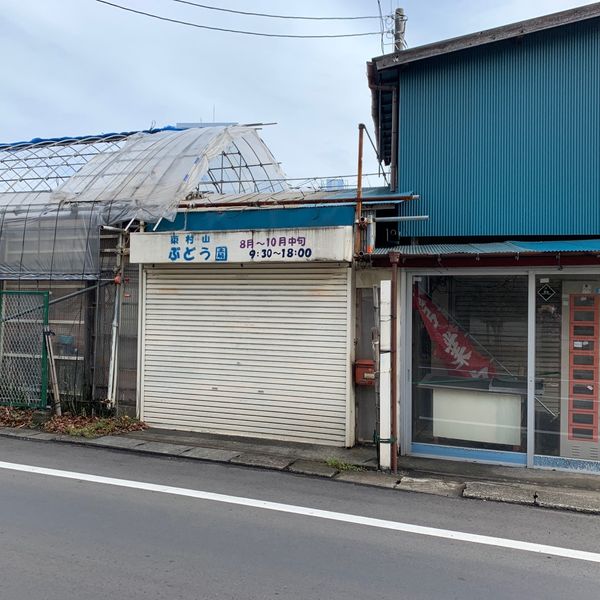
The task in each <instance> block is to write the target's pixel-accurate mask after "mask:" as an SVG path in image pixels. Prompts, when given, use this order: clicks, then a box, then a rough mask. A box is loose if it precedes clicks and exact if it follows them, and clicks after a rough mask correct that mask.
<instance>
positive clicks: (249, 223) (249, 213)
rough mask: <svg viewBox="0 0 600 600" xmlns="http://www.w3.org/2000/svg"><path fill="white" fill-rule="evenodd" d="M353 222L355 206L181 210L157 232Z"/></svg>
mask: <svg viewBox="0 0 600 600" xmlns="http://www.w3.org/2000/svg"><path fill="white" fill-rule="evenodd" d="M353 224H354V206H322V207H321V206H320V207H316V206H315V207H312V206H311V207H302V208H272V209H265V210H226V211H221V212H187V213H178V214H177V217H175V220H174V221H172V222H171V221H166V220H164V219H163V220H162V221H161V222H160V223H159V225H158V227H157V228H156V231H157V232H158V231H235V230H244V229H253V230H255V229H294V228H299V227H338V226H343V225H353ZM148 230H149V231H152V227H149V228H148Z"/></svg>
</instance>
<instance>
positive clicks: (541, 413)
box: [534, 274, 600, 470]
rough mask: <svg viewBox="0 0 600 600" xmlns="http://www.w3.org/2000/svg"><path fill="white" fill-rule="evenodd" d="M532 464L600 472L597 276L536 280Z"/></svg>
mask: <svg viewBox="0 0 600 600" xmlns="http://www.w3.org/2000/svg"><path fill="white" fill-rule="evenodd" d="M535 314H536V317H535V318H536V361H535V362H536V365H535V370H536V379H537V380H538V381H539V382H541V383H542V385H541V386H539V387H540V389H538V390H537V392H536V395H535V454H536V457H535V461H534V464H536V465H538V466H548V467H558V468H573V469H578V470H579V469H581V470H600V462H595V461H600V444H599V435H598V417H599V399H600V275H597V274H596V275H585V274H577V275H562V274H556V275H547V276H537V277H536V311H535Z"/></svg>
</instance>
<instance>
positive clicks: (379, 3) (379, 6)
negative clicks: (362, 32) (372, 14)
mask: <svg viewBox="0 0 600 600" xmlns="http://www.w3.org/2000/svg"><path fill="white" fill-rule="evenodd" d="M377 9H378V10H379V26H380V29H381V54H385V48H384V45H383V36H384V33H385V25H384V23H383V11H382V10H381V0H377Z"/></svg>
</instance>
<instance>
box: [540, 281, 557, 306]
mask: <svg viewBox="0 0 600 600" xmlns="http://www.w3.org/2000/svg"><path fill="white" fill-rule="evenodd" d="M555 295H556V292H555V291H554V289H553V288H551V287H550V286H549V285H548V284H547V283H546V284H544V285H543V286H542V287H541V288H540V289H539V290H538V296H539V297H540V298H541V299H542V300H543V301H544V302H548V300H550V298H552V297H553V296H555Z"/></svg>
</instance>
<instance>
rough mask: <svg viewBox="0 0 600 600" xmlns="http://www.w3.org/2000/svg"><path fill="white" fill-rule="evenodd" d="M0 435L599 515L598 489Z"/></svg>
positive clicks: (25, 432)
mask: <svg viewBox="0 0 600 600" xmlns="http://www.w3.org/2000/svg"><path fill="white" fill-rule="evenodd" d="M0 437H8V438H13V439H15V438H16V439H23V440H28V441H40V442H58V443H62V444H72V445H78V446H89V447H95V448H104V449H106V450H118V451H125V452H131V453H135V454H142V455H144V454H145V455H150V456H162V457H167V458H184V459H187V460H198V461H201V462H216V463H220V464H229V465H233V466H236V467H250V468H254V469H264V470H270V471H284V472H287V473H291V474H294V475H299V476H307V477H318V478H321V479H330V480H333V481H339V482H342V483H350V484H354V485H363V486H368V487H377V488H387V489H391V490H398V491H403V492H413V493H419V494H429V495H435V496H443V497H446V498H465V499H470V500H471V499H472V500H481V501H484V502H487V501H490V502H503V503H508V504H520V505H523V506H535V507H540V508H550V509H554V510H563V511H572V512H580V513H587V514H600V492H593V491H587V490H577V489H573V488H556V487H549V486H544V485H538V486H536V485H531V484H519V483H498V482H495V481H481V480H478V481H460V480H457V478H456V477H453V478H447V477H446V478H443V477H431V474H424V475H423V476H414V475H415V474H414V473H413V474H410V475H409V474H408V473H398V474H397V475H392V474H390V473H384V472H382V471H377V470H374V469H373V468H371V467H369V466H364V465H349V466H350V467H351V468H350V469H348V470H339V469H336V468H334V467H332V466H329V465H328V464H326V463H324V462H319V461H311V460H307V459H302V458H289V457H280V456H272V455H265V454H254V453H250V452H236V451H233V450H223V449H218V448H205V447H199V446H185V445H180V444H168V443H163V442H145V441H143V440H139V439H136V438H127V437H120V436H104V437H99V438H77V437H71V436H65V435H56V434H52V433H45V432H42V431H38V430H35V429H10V428H1V429H0Z"/></svg>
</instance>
